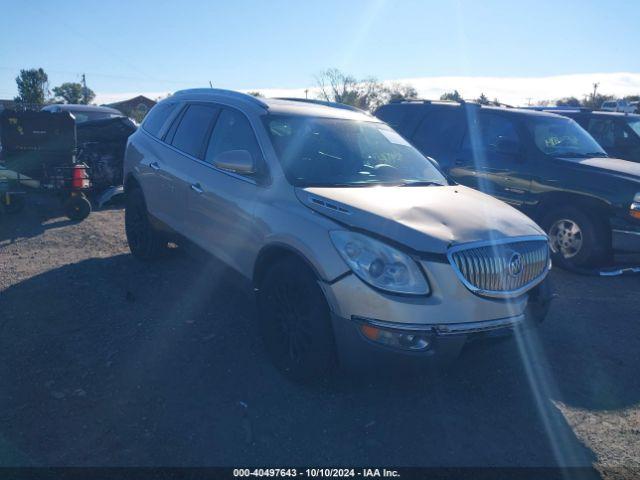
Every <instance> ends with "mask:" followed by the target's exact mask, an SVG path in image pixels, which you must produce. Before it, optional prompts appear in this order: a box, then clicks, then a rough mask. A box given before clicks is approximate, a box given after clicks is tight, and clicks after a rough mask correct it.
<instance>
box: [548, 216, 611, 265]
mask: <svg viewBox="0 0 640 480" xmlns="http://www.w3.org/2000/svg"><path fill="white" fill-rule="evenodd" d="M541 224H542V227H543V228H544V229H545V231H546V232H547V235H549V242H550V246H551V251H552V254H553V259H554V261H555V262H556V263H557V264H559V265H560V266H564V267H569V268H588V267H596V266H600V265H602V264H603V263H606V262H607V261H609V260H610V259H611V255H612V252H611V234H610V229H609V226H608V225H607V222H606V221H605V220H604V219H602V218H601V217H599V216H597V215H595V214H588V213H586V212H583V211H582V210H579V209H577V208H575V207H559V208H556V209H553V210H552V211H551V212H549V213H548V214H547V215H545V216H544V218H543V219H542V221H541Z"/></svg>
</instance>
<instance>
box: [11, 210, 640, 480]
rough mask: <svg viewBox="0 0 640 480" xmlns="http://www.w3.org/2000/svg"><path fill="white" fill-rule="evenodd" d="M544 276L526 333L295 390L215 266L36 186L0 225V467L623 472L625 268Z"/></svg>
mask: <svg viewBox="0 0 640 480" xmlns="http://www.w3.org/2000/svg"><path fill="white" fill-rule="evenodd" d="M552 278H553V281H554V284H555V287H556V290H557V292H558V294H559V298H558V299H556V300H555V303H554V305H553V307H552V310H551V313H550V316H549V317H548V319H547V322H546V323H545V324H544V325H543V326H542V327H541V328H540V330H539V331H538V332H537V334H533V335H529V336H526V337H519V338H518V339H516V340H513V341H508V342H502V343H499V344H495V345H491V348H486V346H485V347H484V348H483V346H473V347H470V348H469V349H467V350H466V351H465V352H464V354H463V356H462V357H461V358H460V359H459V360H458V361H457V362H456V363H455V364H454V365H453V366H452V367H451V368H449V369H447V370H443V371H441V372H440V373H432V374H430V375H425V376H419V377H415V376H414V377H409V378H384V379H376V378H369V379H366V380H359V379H357V378H356V379H337V380H335V381H332V382H331V383H329V384H325V385H322V386H315V387H311V386H297V385H293V384H291V383H289V382H288V381H287V380H285V379H283V378H282V377H281V376H280V375H279V374H278V373H277V372H276V371H275V370H274V369H273V367H272V366H271V365H270V363H269V362H268V360H267V359H266V357H265V354H264V353H263V350H262V347H261V344H260V341H259V339H258V338H257V336H256V333H255V328H254V322H255V320H256V317H257V315H256V313H255V312H254V311H253V307H252V306H251V302H249V301H248V299H249V297H248V296H247V293H246V291H245V290H244V289H243V288H241V286H240V284H239V282H237V279H235V277H234V275H232V274H231V273H230V272H228V271H227V270H225V269H223V268H221V267H220V266H219V265H217V264H216V263H215V262H206V261H203V259H202V258H194V257H193V256H192V255H186V254H185V253H184V252H181V251H180V250H179V249H175V250H174V251H172V253H171V254H170V255H169V256H168V257H167V258H165V259H163V260H162V261H160V262H158V263H155V264H151V265H144V264H141V263H139V262H137V261H135V260H134V259H133V258H132V257H131V256H130V255H129V253H128V250H127V247H126V243H125V238H124V233H123V213H122V211H121V210H117V209H114V210H105V211H100V212H97V213H94V214H92V215H91V216H90V217H89V218H88V219H87V220H86V221H85V222H83V223H80V224H74V223H71V222H69V221H66V220H65V219H64V218H63V217H60V212H59V211H58V209H57V206H56V205H55V203H51V202H49V201H47V200H45V199H42V198H40V199H39V198H36V199H35V200H34V202H33V203H32V204H31V205H29V207H28V210H27V213H26V215H23V216H20V217H5V218H4V219H3V220H1V221H0V379H1V382H2V388H0V429H1V430H0V465H4V466H8V465H175V466H180V465H199V466H200V465H234V466H243V465H272V466H273V465H296V464H297V465H310V464H311V465H329V464H330V465H344V464H348V465H352V464H357V465H429V466H443V465H444V466H485V465H489V466H494V465H501V466H504V465H507V466H518V465H526V466H554V465H583V466H591V465H592V464H595V465H596V466H597V467H598V468H601V467H602V466H603V465H604V466H612V467H620V466H626V467H632V466H635V467H640V374H638V372H639V365H640V362H639V357H640V348H639V346H640V321H639V320H640V313H639V312H640V295H639V292H640V288H639V287H640V277H627V278H609V279H606V278H586V277H578V276H576V275H573V274H568V273H565V272H561V271H557V270H554V272H553V273H552ZM618 473H621V472H618Z"/></svg>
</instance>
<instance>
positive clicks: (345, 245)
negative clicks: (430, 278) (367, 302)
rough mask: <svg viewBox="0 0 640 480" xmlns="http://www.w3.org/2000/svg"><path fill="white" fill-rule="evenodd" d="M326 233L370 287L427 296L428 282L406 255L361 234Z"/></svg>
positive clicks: (344, 232)
mask: <svg viewBox="0 0 640 480" xmlns="http://www.w3.org/2000/svg"><path fill="white" fill-rule="evenodd" d="M329 234H330V235H331V241H332V242H333V244H334V245H335V247H336V249H337V250H338V252H339V253H340V255H341V256H342V258H343V259H344V261H345V262H347V265H349V267H350V268H351V270H352V271H353V273H355V274H356V275H357V276H358V277H360V278H361V279H362V280H364V281H365V282H367V283H368V284H369V285H372V286H374V287H377V288H380V289H382V290H387V291H389V292H395V293H404V294H410V295H426V294H428V293H430V291H431V290H430V288H429V283H428V282H427V279H426V278H425V277H424V275H423V273H422V272H421V271H420V268H419V267H418V265H417V264H416V262H415V261H414V260H413V259H412V258H411V257H409V256H408V255H406V254H405V253H403V252H401V251H399V250H396V249H395V248H392V247H390V246H389V245H385V244H384V243H382V242H379V241H378V240H374V239H372V238H369V237H367V236H365V235H362V234H360V233H355V232H347V231H344V230H336V231H332V232H329Z"/></svg>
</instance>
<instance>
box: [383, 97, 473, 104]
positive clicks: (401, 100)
mask: <svg viewBox="0 0 640 480" xmlns="http://www.w3.org/2000/svg"><path fill="white" fill-rule="evenodd" d="M389 103H459V104H460V105H463V104H465V103H469V102H467V101H465V100H463V99H462V98H461V99H460V100H431V99H428V98H393V99H391V100H390V101H389Z"/></svg>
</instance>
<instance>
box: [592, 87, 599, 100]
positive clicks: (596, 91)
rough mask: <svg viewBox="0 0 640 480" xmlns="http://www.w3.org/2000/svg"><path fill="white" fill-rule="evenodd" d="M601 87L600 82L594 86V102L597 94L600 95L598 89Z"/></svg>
mask: <svg viewBox="0 0 640 480" xmlns="http://www.w3.org/2000/svg"><path fill="white" fill-rule="evenodd" d="M599 86H600V83H599V82H596V83H594V84H593V97H591V98H593V101H594V102H595V101H596V93H598V87H599Z"/></svg>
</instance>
